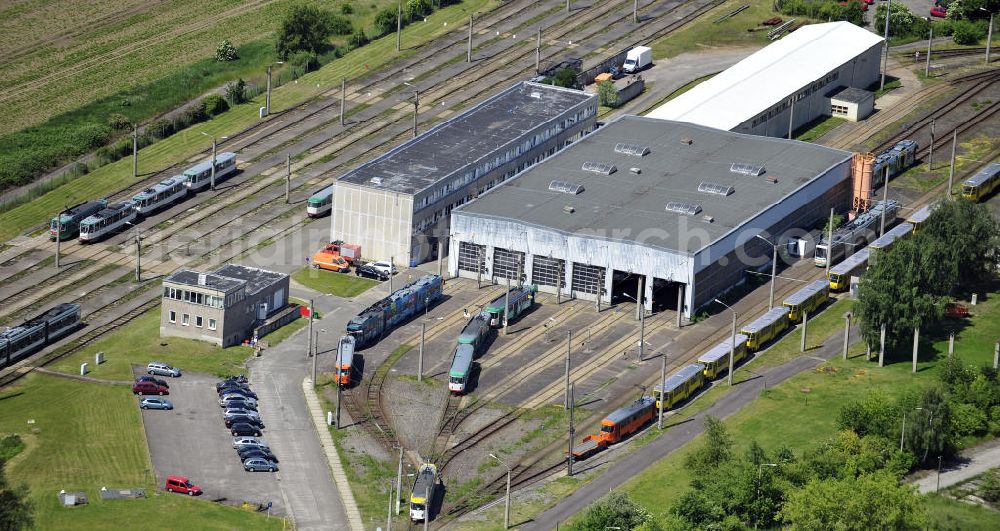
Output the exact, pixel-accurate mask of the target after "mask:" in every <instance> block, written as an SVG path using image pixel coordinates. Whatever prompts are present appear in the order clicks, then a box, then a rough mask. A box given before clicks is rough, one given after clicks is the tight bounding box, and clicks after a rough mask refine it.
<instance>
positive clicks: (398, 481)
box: [396, 446, 403, 514]
mask: <svg viewBox="0 0 1000 531" xmlns="http://www.w3.org/2000/svg"><path fill="white" fill-rule="evenodd" d="M402 482H403V447H402V446H400V447H399V464H398V465H397V466H396V485H402V484H403V483H402ZM402 498H403V495H402V492H401V491H400V487H396V514H399V505H400V500H401V499H402Z"/></svg>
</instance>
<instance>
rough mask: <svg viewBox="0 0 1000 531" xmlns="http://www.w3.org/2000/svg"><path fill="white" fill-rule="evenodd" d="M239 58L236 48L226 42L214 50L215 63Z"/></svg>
mask: <svg viewBox="0 0 1000 531" xmlns="http://www.w3.org/2000/svg"><path fill="white" fill-rule="evenodd" d="M239 58H240V54H239V53H238V52H237V51H236V47H235V46H233V43H231V42H229V41H228V40H224V41H222V44H220V45H219V47H218V48H216V49H215V60H216V61H235V60H237V59H239Z"/></svg>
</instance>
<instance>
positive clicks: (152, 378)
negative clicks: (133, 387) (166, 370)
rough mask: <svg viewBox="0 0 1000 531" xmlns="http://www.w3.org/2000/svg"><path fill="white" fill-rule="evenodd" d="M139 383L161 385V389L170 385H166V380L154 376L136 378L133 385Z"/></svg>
mask: <svg viewBox="0 0 1000 531" xmlns="http://www.w3.org/2000/svg"><path fill="white" fill-rule="evenodd" d="M139 382H153V383H155V384H156V385H162V386H163V387H170V385H169V384H167V381H166V380H163V379H160V378H157V377H155V376H140V377H138V378H136V379H135V383H139Z"/></svg>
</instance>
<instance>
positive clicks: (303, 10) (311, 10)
mask: <svg viewBox="0 0 1000 531" xmlns="http://www.w3.org/2000/svg"><path fill="white" fill-rule="evenodd" d="M332 16H333V15H332V13H331V12H330V11H327V10H325V9H319V8H316V7H313V6H307V5H296V6H294V7H292V9H291V10H290V11H289V12H288V14H287V15H286V16H285V19H284V20H282V22H281V28H280V29H279V30H278V41H277V43H276V45H275V49H276V51H277V52H278V57H279V58H281V60H285V59H287V58H288V55H289V54H290V53H293V52H297V51H302V50H304V51H307V52H312V53H319V52H320V51H321V50H322V49H323V48H324V47H325V46H326V45H327V39H328V38H329V37H330V36H331V35H333V23H332Z"/></svg>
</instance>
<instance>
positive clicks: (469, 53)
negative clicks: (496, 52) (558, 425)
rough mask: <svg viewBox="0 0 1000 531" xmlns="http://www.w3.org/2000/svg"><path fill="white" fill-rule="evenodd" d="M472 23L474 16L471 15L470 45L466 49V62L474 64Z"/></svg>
mask: <svg viewBox="0 0 1000 531" xmlns="http://www.w3.org/2000/svg"><path fill="white" fill-rule="evenodd" d="M472 22H473V15H469V44H468V46H467V49H466V54H465V56H466V57H465V61H466V62H468V63H471V62H472Z"/></svg>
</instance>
